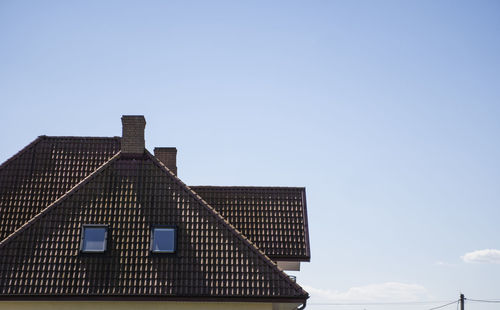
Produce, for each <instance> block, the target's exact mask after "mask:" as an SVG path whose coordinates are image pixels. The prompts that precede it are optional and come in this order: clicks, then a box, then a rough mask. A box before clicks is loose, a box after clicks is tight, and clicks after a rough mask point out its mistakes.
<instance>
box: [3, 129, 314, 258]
mask: <svg viewBox="0 0 500 310" xmlns="http://www.w3.org/2000/svg"><path fill="white" fill-rule="evenodd" d="M120 145H121V138H120V137H112V138H108V137H50V136H40V137H39V138H37V139H36V140H35V141H33V142H32V143H31V144H29V145H28V146H27V147H25V148H24V149H23V150H21V151H20V152H19V153H18V154H16V155H14V156H13V157H12V158H10V159H9V160H7V161H6V162H5V163H4V164H2V165H1V166H0V241H1V240H3V239H4V238H6V237H7V236H8V235H10V234H11V233H13V232H14V231H15V230H16V229H18V228H19V227H21V226H22V225H23V224H25V223H26V222H28V221H29V220H30V219H32V218H33V217H34V216H36V215H37V214H38V213H40V212H41V211H42V210H43V209H44V208H46V207H47V206H48V205H50V204H51V203H53V202H54V201H56V200H57V199H58V198H60V197H61V196H62V195H64V194H65V193H66V192H67V191H69V190H70V189H71V188H73V187H74V186H75V185H76V184H78V183H79V182H80V181H82V180H83V179H84V178H85V177H87V176H88V175H90V174H91V173H92V172H94V171H95V170H96V169H97V168H98V167H99V166H100V165H102V164H104V163H105V162H106V161H107V160H109V159H110V158H111V157H113V156H114V155H116V154H117V153H118V152H119V150H120ZM191 188H192V189H193V190H194V191H195V192H197V193H198V194H199V195H200V196H201V197H202V198H203V199H204V200H205V201H206V202H207V203H208V204H210V205H211V206H212V207H214V208H215V209H216V210H217V211H218V212H220V213H221V214H222V216H223V217H224V218H225V219H226V220H228V221H229V222H230V223H231V224H233V225H234V226H235V227H236V228H237V229H238V230H239V231H241V232H242V233H243V235H245V236H246V237H247V238H249V239H250V240H251V241H252V242H254V243H255V244H256V245H257V246H258V247H259V248H260V249H261V250H262V251H264V253H266V254H267V255H268V256H269V257H270V258H272V259H275V260H277V259H282V260H299V261H309V259H310V250H309V237H308V228H307V208H306V200H305V189H304V188H296V187H224V186H193V187H191Z"/></svg>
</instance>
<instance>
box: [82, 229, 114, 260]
mask: <svg viewBox="0 0 500 310" xmlns="http://www.w3.org/2000/svg"><path fill="white" fill-rule="evenodd" d="M107 237H108V226H107V225H83V227H82V241H81V251H82V252H85V253H103V252H104V251H106V243H107Z"/></svg>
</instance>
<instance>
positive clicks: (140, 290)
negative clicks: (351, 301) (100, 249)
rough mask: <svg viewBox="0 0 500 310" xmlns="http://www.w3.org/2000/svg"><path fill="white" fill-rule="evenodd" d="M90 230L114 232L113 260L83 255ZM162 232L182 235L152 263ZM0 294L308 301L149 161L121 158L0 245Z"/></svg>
mask: <svg viewBox="0 0 500 310" xmlns="http://www.w3.org/2000/svg"><path fill="white" fill-rule="evenodd" d="M83 224H107V225H109V234H108V236H109V237H108V251H107V252H106V253H104V254H91V255H90V254H86V255H84V254H81V253H80V252H79V245H80V229H81V227H82V225H83ZM155 224H162V225H164V224H169V225H176V226H177V228H178V232H177V236H178V240H177V252H176V253H175V254H173V255H172V254H171V255H152V254H151V253H150V251H149V241H150V227H151V225H155ZM0 294H1V295H4V296H5V295H8V296H18V295H23V296H53V295H59V296H117V297H120V296H162V297H164V298H165V300H168V299H174V300H175V299H178V298H182V297H189V298H192V297H200V298H202V299H204V298H209V297H218V298H244V299H255V298H258V299H262V298H269V299H273V298H288V299H290V300H292V299H293V300H305V299H306V298H307V293H306V292H305V291H304V290H302V289H301V288H300V286H299V285H297V284H296V283H294V282H293V281H291V280H290V279H289V278H288V276H287V275H286V274H284V273H283V272H282V271H280V270H279V269H278V268H277V267H276V265H275V264H274V263H273V262H272V261H271V260H270V259H269V258H268V257H267V256H265V254H264V253H263V252H261V251H260V250H259V249H258V248H257V247H256V246H254V245H253V244H252V243H251V242H250V241H249V240H247V239H246V238H245V237H244V236H243V235H241V234H240V233H239V232H238V231H237V230H236V229H235V228H234V227H233V226H232V225H231V224H229V223H228V222H227V221H226V220H225V219H224V218H223V217H222V216H220V215H219V214H218V213H217V212H216V211H215V210H214V209H212V207H210V206H209V205H207V204H206V203H204V201H203V200H201V199H200V198H199V197H198V196H197V195H196V194H195V193H194V192H193V191H191V190H190V189H189V188H188V187H187V186H185V185H184V184H183V183H182V182H181V181H180V180H179V179H178V178H177V177H175V176H174V175H173V174H172V173H171V172H170V171H168V170H167V169H166V168H165V167H164V166H163V165H162V164H160V163H159V162H158V161H157V160H156V159H155V158H154V157H152V156H151V155H150V154H149V153H147V154H145V155H144V157H143V158H140V159H133V158H126V157H125V156H122V155H120V154H117V155H116V156H114V157H113V158H112V159H110V160H109V161H108V162H107V163H105V164H104V165H102V166H101V167H100V168H99V169H97V170H96V171H95V172H94V173H92V174H91V175H90V176H88V177H87V178H85V179H84V180H83V181H81V182H80V183H79V184H78V185H76V186H75V187H73V189H71V190H70V191H68V192H67V193H66V194H64V195H63V196H62V197H61V198H59V199H58V200H57V201H56V202H54V203H53V204H51V205H50V206H48V207H47V208H46V209H45V210H44V211H42V212H41V213H39V214H38V215H37V216H36V217H34V218H33V219H31V220H30V221H29V222H27V223H26V224H24V225H23V226H22V227H21V228H19V229H18V230H17V231H16V232H14V233H13V234H11V235H10V236H9V237H8V238H6V239H4V240H3V241H2V242H0Z"/></svg>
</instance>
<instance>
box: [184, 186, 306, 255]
mask: <svg viewBox="0 0 500 310" xmlns="http://www.w3.org/2000/svg"><path fill="white" fill-rule="evenodd" d="M191 189H193V190H194V191H195V192H196V193H198V194H199V195H200V196H201V197H202V198H203V199H204V200H205V201H207V202H208V204H210V206H212V207H213V208H214V209H216V210H217V211H218V212H219V213H221V214H222V216H223V217H224V218H225V219H227V220H228V221H229V222H230V223H231V224H232V225H234V226H235V227H236V228H237V229H238V230H239V231H241V232H242V233H243V235H245V236H246V237H248V238H249V239H250V240H252V241H253V242H254V243H255V244H256V245H257V246H258V247H259V248H260V249H261V250H262V251H264V253H266V254H267V255H268V256H269V257H270V258H272V259H275V260H278V259H284V260H302V261H304V260H305V261H308V260H309V259H310V252H309V235H308V228H307V210H306V199H305V189H304V188H303V187H234V186H191Z"/></svg>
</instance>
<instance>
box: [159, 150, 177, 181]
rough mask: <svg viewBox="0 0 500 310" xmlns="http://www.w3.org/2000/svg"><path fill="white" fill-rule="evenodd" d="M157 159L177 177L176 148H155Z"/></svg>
mask: <svg viewBox="0 0 500 310" xmlns="http://www.w3.org/2000/svg"><path fill="white" fill-rule="evenodd" d="M155 157H156V158H158V160H159V161H161V162H162V164H164V165H165V166H166V167H167V168H168V169H170V171H172V172H173V173H174V174H175V175H177V149H176V148H175V147H155Z"/></svg>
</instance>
